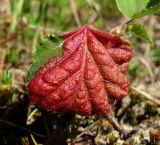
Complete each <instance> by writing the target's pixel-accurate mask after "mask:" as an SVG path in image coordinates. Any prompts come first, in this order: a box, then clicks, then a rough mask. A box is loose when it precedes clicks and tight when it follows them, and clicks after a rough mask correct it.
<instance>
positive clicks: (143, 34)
mask: <svg viewBox="0 0 160 145" xmlns="http://www.w3.org/2000/svg"><path fill="white" fill-rule="evenodd" d="M127 32H129V33H130V34H132V35H134V36H136V37H138V38H141V39H143V40H145V41H147V42H148V43H149V44H150V45H151V47H153V46H154V45H153V42H152V40H151V38H150V36H149V34H148V33H147V30H146V28H145V27H144V26H143V25H140V24H137V23H134V24H130V25H128V28H127Z"/></svg>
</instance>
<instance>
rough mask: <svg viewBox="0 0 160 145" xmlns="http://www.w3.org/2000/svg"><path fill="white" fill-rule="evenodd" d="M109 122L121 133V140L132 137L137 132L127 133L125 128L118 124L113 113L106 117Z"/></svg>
mask: <svg viewBox="0 0 160 145" xmlns="http://www.w3.org/2000/svg"><path fill="white" fill-rule="evenodd" d="M106 118H107V120H108V121H109V122H110V123H111V124H112V126H113V127H114V129H115V130H117V131H118V132H119V133H120V136H121V138H123V139H126V138H128V137H130V135H131V134H133V133H134V132H135V131H134V130H133V131H131V132H127V131H126V130H124V128H123V127H122V126H121V125H120V124H119V123H118V121H117V120H116V118H115V116H114V115H113V113H111V114H109V115H107V116H106Z"/></svg>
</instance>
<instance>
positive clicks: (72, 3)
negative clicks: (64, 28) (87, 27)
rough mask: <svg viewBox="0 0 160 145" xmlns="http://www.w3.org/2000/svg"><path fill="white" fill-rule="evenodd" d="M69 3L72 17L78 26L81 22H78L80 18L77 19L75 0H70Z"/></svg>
mask: <svg viewBox="0 0 160 145" xmlns="http://www.w3.org/2000/svg"><path fill="white" fill-rule="evenodd" d="M70 3H71V10H72V13H73V16H74V19H75V21H76V23H77V26H78V27H80V26H81V22H80V19H79V16H78V12H77V7H76V4H75V1H74V0H70Z"/></svg>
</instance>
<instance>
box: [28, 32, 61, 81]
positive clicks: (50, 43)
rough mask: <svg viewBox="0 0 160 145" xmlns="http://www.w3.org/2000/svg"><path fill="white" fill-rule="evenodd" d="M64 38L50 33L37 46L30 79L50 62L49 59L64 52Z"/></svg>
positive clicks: (29, 75) (29, 73)
mask: <svg viewBox="0 0 160 145" xmlns="http://www.w3.org/2000/svg"><path fill="white" fill-rule="evenodd" d="M62 47H63V39H62V37H61V36H58V35H48V36H47V37H45V38H44V40H43V41H42V42H41V43H40V44H39V45H38V46H37V49H36V51H35V54H34V56H33V64H32V66H31V68H30V70H29V72H28V77H29V79H32V78H33V76H34V74H35V72H36V71H37V70H38V69H39V68H40V67H41V66H43V65H44V64H45V63H47V62H48V60H49V59H51V58H52V57H55V56H59V55H61V54H62Z"/></svg>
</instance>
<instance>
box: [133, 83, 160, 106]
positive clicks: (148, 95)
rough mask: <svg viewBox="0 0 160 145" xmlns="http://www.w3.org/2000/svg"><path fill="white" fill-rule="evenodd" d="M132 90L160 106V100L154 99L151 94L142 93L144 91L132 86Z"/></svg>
mask: <svg viewBox="0 0 160 145" xmlns="http://www.w3.org/2000/svg"><path fill="white" fill-rule="evenodd" d="M131 89H132V90H134V91H136V92H138V93H140V94H142V95H143V96H144V97H146V98H147V99H149V100H151V101H152V102H154V103H156V104H158V105H160V100H159V99H157V98H153V97H152V96H151V95H150V94H148V93H146V92H144V91H142V90H140V89H138V88H135V87H133V86H131Z"/></svg>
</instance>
